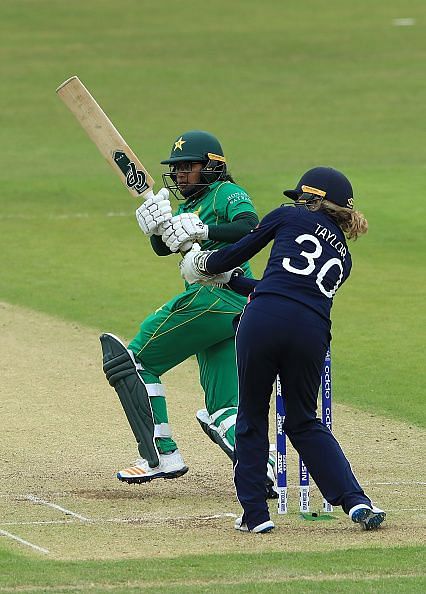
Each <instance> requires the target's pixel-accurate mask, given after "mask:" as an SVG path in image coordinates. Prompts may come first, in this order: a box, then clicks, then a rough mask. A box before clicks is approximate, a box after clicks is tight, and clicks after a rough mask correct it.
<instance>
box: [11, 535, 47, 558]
mask: <svg viewBox="0 0 426 594" xmlns="http://www.w3.org/2000/svg"><path fill="white" fill-rule="evenodd" d="M0 535H3V536H7V538H11V539H13V540H16V541H17V542H20V543H21V544H23V545H26V546H27V547H31V548H32V549H35V550H36V551H39V552H40V553H45V554H49V550H48V549H43V547H39V546H38V545H35V544H33V543H32V542H28V540H24V539H23V538H20V537H19V536H16V534H12V533H11V532H6V530H0Z"/></svg>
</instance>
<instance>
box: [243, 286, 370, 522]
mask: <svg viewBox="0 0 426 594" xmlns="http://www.w3.org/2000/svg"><path fill="white" fill-rule="evenodd" d="M329 341H330V332H329V327H328V324H327V322H326V321H325V320H323V319H322V318H321V317H320V316H318V315H317V314H316V313H315V312H314V311H312V310H310V309H309V308H307V307H305V306H304V305H302V304H298V303H296V302H294V301H291V300H288V299H284V298H282V297H278V296H272V295H271V296H269V295H260V296H258V297H256V298H255V299H253V301H251V302H250V303H249V304H248V305H247V306H246V308H245V310H244V313H243V315H242V317H241V320H240V323H239V326H238V330H237V335H236V350H237V365H238V381H239V405H238V415H237V422H236V431H235V435H236V443H235V463H234V477H235V478H234V480H235V486H236V490H237V496H238V500H239V501H240V503H241V505H242V507H243V510H244V519H245V521H246V523H247V525H248V527H249V528H250V529H251V528H254V527H255V526H257V525H258V524H261V523H262V522H265V521H266V520H268V519H269V511H268V505H267V501H266V488H265V481H266V468H267V459H268V454H269V438H268V424H269V423H268V420H269V406H270V398H271V394H272V391H273V387H274V383H275V379H276V377H277V375H278V374H279V375H280V378H281V383H282V385H283V389H284V392H285V396H286V419H285V423H284V429H285V432H286V434H287V436H288V438H289V439H290V441H291V443H292V445H293V447H294V448H295V449H296V450H297V452H298V453H299V454H300V455H301V456H302V459H303V461H304V462H305V465H306V467H307V468H308V470H309V473H310V474H311V476H312V478H313V479H314V481H315V483H316V484H317V486H318V488H319V489H320V491H321V493H322V494H323V496H324V497H325V498H326V499H327V501H329V503H331V504H332V505H336V506H337V505H341V506H342V507H343V510H344V511H345V512H346V513H348V511H349V510H350V509H351V507H353V506H354V505H358V504H360V503H366V504H367V505H370V504H371V501H370V499H369V498H368V497H367V496H366V495H365V493H364V492H363V490H362V488H361V486H360V485H359V483H358V481H357V480H356V478H355V476H354V474H353V472H352V470H351V467H350V464H349V462H348V460H347V459H346V457H345V455H344V453H343V451H342V449H341V447H340V445H339V443H338V442H337V440H336V439H335V438H334V437H333V434H332V433H331V432H330V431H329V430H328V429H327V427H326V426H325V425H324V424H323V423H322V422H321V420H320V419H318V418H317V416H316V413H317V397H318V389H319V386H320V383H321V371H322V366H323V363H324V358H325V354H326V351H327V346H328V344H329Z"/></svg>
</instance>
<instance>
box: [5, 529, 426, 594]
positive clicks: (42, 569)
mask: <svg viewBox="0 0 426 594" xmlns="http://www.w3.org/2000/svg"><path fill="white" fill-rule="evenodd" d="M253 538H259V537H256V536H254V537H253ZM261 538H262V537H261ZM423 552H424V551H423V549H422V548H420V547H417V548H413V547H410V548H404V547H395V548H390V549H388V550H387V551H386V552H384V551H383V550H381V549H364V550H361V551H359V550H355V551H353V550H352V551H338V552H333V553H305V554H304V555H300V554H294V553H287V554H286V555H283V554H280V553H270V554H268V555H256V554H252V555H244V554H240V555H235V554H234V555H232V554H231V555H227V556H226V557H225V556H223V555H215V554H212V555H203V556H201V555H198V556H195V555H194V556H185V555H183V556H181V557H179V558H178V559H159V560H149V561H145V562H144V561H141V560H140V559H138V560H132V561H116V562H109V563H101V562H90V561H88V562H85V563H70V562H68V563H67V562H59V561H46V560H40V559H29V558H24V557H22V556H20V555H14V554H12V553H10V552H1V551H0V569H1V571H0V591H1V592H7V591H11V592H13V591H17V590H13V588H15V587H16V588H18V587H22V586H24V587H25V590H24V591H25V592H28V593H31V592H40V591H46V592H51V591H58V592H59V591H60V592H73V591H84V592H99V593H100V592H106V591H108V592H123V593H124V592H140V591H143V592H152V593H154V592H155V593H158V592H170V593H172V594H201V593H206V594H207V593H211V594H215V593H217V592H224V593H225V592H235V593H238V594H240V593H241V594H243V593H244V594H245V593H247V594H248V593H254V592H265V593H272V594H275V593H276V594H278V593H280V592H295V593H303V592H351V593H354V592H360V593H361V592H362V593H374V594H376V593H377V592H383V593H386V594H390V593H393V592H410V593H413V594H414V593H417V592H419V593H421V592H424V589H425V585H426V580H425V578H424V575H422V572H421V569H420V567H421V564H422V559H423V558H424V556H423ZM396 568H397V570H396ZM18 576H19V578H18ZM31 586H32V587H33V588H34V589H31ZM19 591H23V590H22V589H20V590H19Z"/></svg>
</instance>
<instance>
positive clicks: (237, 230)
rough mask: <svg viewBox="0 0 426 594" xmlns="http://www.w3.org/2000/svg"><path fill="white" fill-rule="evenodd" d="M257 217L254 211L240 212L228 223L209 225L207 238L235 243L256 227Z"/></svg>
mask: <svg viewBox="0 0 426 594" xmlns="http://www.w3.org/2000/svg"><path fill="white" fill-rule="evenodd" d="M258 222H259V219H258V217H257V215H256V214H255V213H251V212H248V213H242V214H241V215H238V216H237V217H235V219H234V220H233V221H231V222H230V223H222V224H220V225H209V231H208V238H209V239H212V240H213V241H220V242H221V243H235V242H237V241H239V240H240V239H241V238H242V237H244V236H245V235H247V234H248V233H250V231H251V230H252V229H254V228H255V227H256V225H257V224H258Z"/></svg>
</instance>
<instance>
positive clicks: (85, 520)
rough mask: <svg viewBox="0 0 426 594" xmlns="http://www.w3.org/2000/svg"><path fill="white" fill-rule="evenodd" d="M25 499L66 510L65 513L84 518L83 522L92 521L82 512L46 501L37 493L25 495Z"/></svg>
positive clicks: (80, 518)
mask: <svg viewBox="0 0 426 594" xmlns="http://www.w3.org/2000/svg"><path fill="white" fill-rule="evenodd" d="M25 499H28V501H32V502H33V503H37V504H40V505H46V506H47V507H52V508H53V509H57V510H59V511H61V512H64V513H65V514H67V515H69V516H74V518H78V519H79V520H82V521H83V522H91V520H90V518H86V517H85V516H81V515H80V514H77V513H75V512H73V511H71V510H69V509H66V508H65V507H61V506H60V505H56V503H50V501H45V500H44V499H40V498H39V497H36V496H35V495H31V494H29V495H25Z"/></svg>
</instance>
